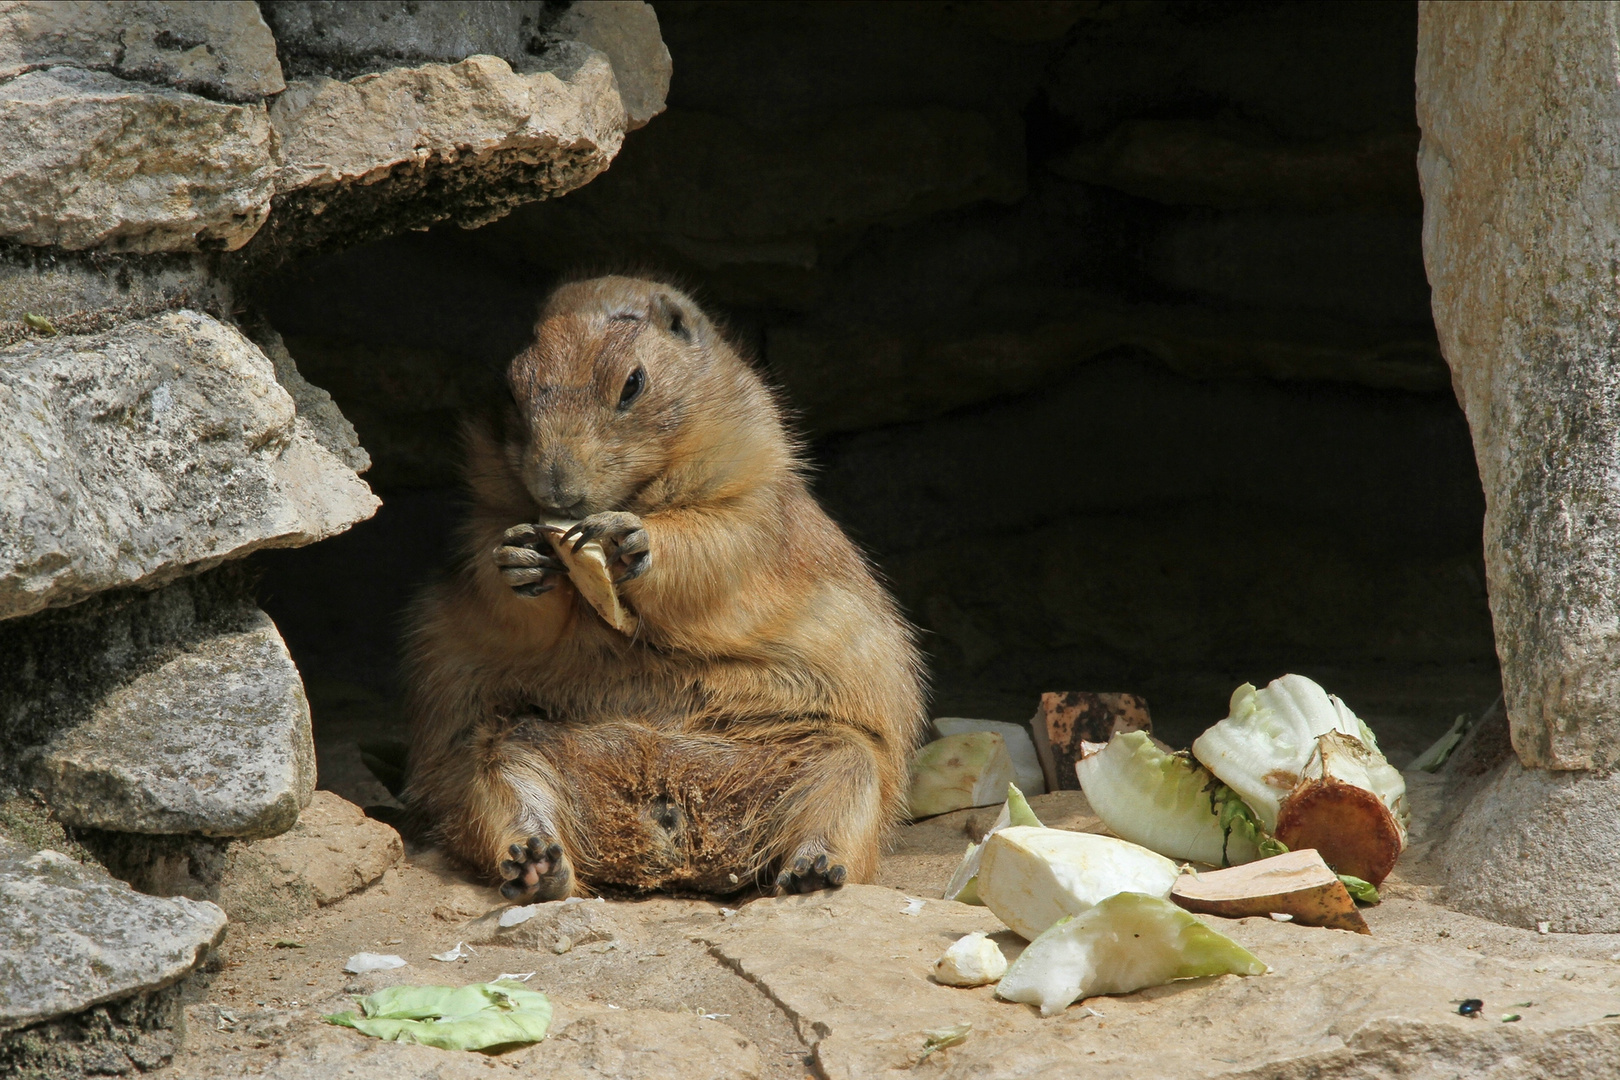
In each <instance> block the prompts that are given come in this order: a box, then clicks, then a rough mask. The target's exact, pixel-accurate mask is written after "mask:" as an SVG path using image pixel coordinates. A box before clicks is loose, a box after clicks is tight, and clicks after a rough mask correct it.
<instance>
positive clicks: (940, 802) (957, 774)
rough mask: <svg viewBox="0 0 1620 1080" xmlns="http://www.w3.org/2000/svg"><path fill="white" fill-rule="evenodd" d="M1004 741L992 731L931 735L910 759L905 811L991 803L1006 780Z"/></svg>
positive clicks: (920, 814) (1008, 764)
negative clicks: (908, 807) (908, 801)
mask: <svg viewBox="0 0 1620 1080" xmlns="http://www.w3.org/2000/svg"><path fill="white" fill-rule="evenodd" d="M1012 779H1013V768H1012V759H1011V758H1010V757H1008V756H1007V744H1006V743H1005V742H1004V741H1003V740H1002V738H1001V736H1000V735H997V734H996V733H995V732H993V731H970V732H967V733H966V734H963V735H947V736H946V737H945V738H943V739H935V740H934V741H933V742H931V743H928V744H926V745H924V746H923V747H922V749H920V750H918V751H917V755H916V757H914V758H912V760H911V816H912V817H914V818H924V817H932V816H933V815H935V814H944V813H949V812H950V811H952V810H965V809H966V808H968V807H970V806H993V805H994V804H996V803H998V802H1000V801H1001V800H1002V799H1003V798H1004V797H1005V795H1006V791H1007V785H1008V784H1010V783H1012Z"/></svg>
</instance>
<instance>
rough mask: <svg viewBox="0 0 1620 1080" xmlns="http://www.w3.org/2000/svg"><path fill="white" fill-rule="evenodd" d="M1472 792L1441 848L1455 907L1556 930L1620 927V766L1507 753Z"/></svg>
mask: <svg viewBox="0 0 1620 1080" xmlns="http://www.w3.org/2000/svg"><path fill="white" fill-rule="evenodd" d="M1468 790H1469V791H1470V792H1471V797H1469V798H1468V801H1467V803H1466V804H1465V805H1464V806H1463V807H1462V808H1461V810H1460V812H1459V813H1458V815H1457V818H1456V823H1455V824H1454V825H1453V826H1452V829H1451V834H1450V836H1449V837H1448V838H1447V839H1446V840H1445V841H1444V842H1443V845H1442V846H1441V852H1440V859H1441V863H1442V866H1443V868H1444V872H1445V879H1446V885H1447V889H1446V902H1447V903H1448V904H1449V905H1450V906H1452V907H1454V908H1457V909H1458V910H1460V911H1466V912H1469V913H1470V914H1473V915H1481V916H1484V917H1485V918H1487V919H1495V920H1496V921H1498V922H1505V923H1509V924H1510V925H1513V926H1524V927H1531V928H1534V927H1536V926H1537V924H1539V923H1547V924H1549V926H1550V929H1551V930H1552V932H1553V933H1557V934H1614V933H1620V889H1617V888H1616V883H1615V873H1614V871H1615V866H1616V864H1617V859H1620V828H1617V827H1616V822H1620V772H1616V773H1610V774H1608V775H1606V776H1605V775H1599V774H1596V773H1589V772H1554V771H1550V770H1546V769H1527V768H1525V767H1524V766H1523V765H1521V764H1520V763H1519V762H1518V761H1517V760H1516V759H1509V760H1508V761H1505V762H1503V763H1502V764H1501V765H1499V766H1498V767H1497V768H1496V770H1495V771H1494V772H1492V773H1491V774H1489V775H1488V776H1487V777H1486V778H1485V779H1484V781H1483V782H1482V783H1480V784H1478V785H1477V786H1471V787H1470V788H1469V789H1468Z"/></svg>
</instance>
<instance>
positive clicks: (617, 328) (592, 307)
mask: <svg viewBox="0 0 1620 1080" xmlns="http://www.w3.org/2000/svg"><path fill="white" fill-rule="evenodd" d="M507 385H508V388H509V389H510V391H511V395H512V402H513V404H514V406H515V410H514V413H513V415H511V416H510V417H509V419H508V423H506V424H505V425H504V432H503V439H502V451H503V456H504V458H505V460H506V463H507V466H508V467H509V468H510V469H511V471H512V473H513V475H514V476H515V477H516V478H517V479H518V481H519V482H520V483H521V484H522V486H523V488H524V489H525V491H526V492H527V493H528V495H529V496H530V497H531V498H532V499H533V500H534V501H535V503H536V504H538V505H539V507H540V508H541V511H542V512H544V513H547V514H555V515H556V516H559V517H566V518H583V517H586V516H588V515H590V514H596V513H602V512H604V511H608V510H621V509H626V508H629V507H630V506H631V504H657V503H660V502H664V501H668V500H669V499H670V498H672V497H675V496H677V495H679V494H695V495H712V494H715V493H716V492H715V489H716V488H724V487H726V486H727V485H728V483H733V482H736V481H737V480H739V479H741V478H742V477H743V476H745V475H746V473H747V472H748V471H749V468H750V467H752V468H754V469H758V468H759V467H761V466H764V467H766V468H767V469H769V467H770V465H771V464H772V462H771V461H769V460H761V454H762V453H763V454H764V457H765V458H766V459H769V458H771V457H777V456H783V455H781V454H772V453H771V452H770V447H771V445H772V444H777V445H782V446H783V453H784V454H785V452H786V450H785V437H784V435H783V433H782V429H781V422H780V419H779V417H778V415H777V410H776V406H775V403H774V402H773V401H772V399H771V397H770V394H769V392H768V391H767V390H766V389H765V387H764V384H763V383H762V382H761V381H760V380H759V378H758V376H757V375H755V374H754V373H753V371H752V370H750V369H749V367H748V365H747V364H745V363H743V361H742V360H741V359H740V358H739V357H738V356H737V354H736V353H735V352H734V351H733V350H732V349H731V347H730V346H729V345H728V344H727V343H726V342H725V340H724V338H723V337H722V336H721V334H720V333H719V331H718V329H717V328H716V327H715V326H714V324H713V323H712V322H711V321H710V320H709V319H708V317H707V316H705V315H704V314H703V312H702V311H701V310H700V309H699V308H698V306H697V305H696V304H695V303H693V302H692V300H691V299H690V298H689V297H687V296H685V295H684V294H682V293H681V292H679V291H678V290H676V289H674V288H672V287H670V286H668V285H664V284H661V283H658V282H652V281H642V280H638V279H635V278H625V277H602V278H593V279H591V280H589V281H581V282H575V283H573V284H569V285H564V286H563V287H562V288H560V289H558V290H557V291H556V292H555V293H553V294H552V295H551V297H550V298H549V299H548V300H547V301H546V304H545V306H544V308H543V309H542V310H541V313H540V321H539V323H538V325H537V326H536V327H535V338H534V342H533V343H532V344H531V345H529V346H528V348H526V349H524V350H523V351H522V352H520V353H518V355H517V356H516V357H515V358H514V359H513V360H512V363H511V365H510V366H509V367H508V369H507Z"/></svg>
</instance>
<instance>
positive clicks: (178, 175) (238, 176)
mask: <svg viewBox="0 0 1620 1080" xmlns="http://www.w3.org/2000/svg"><path fill="white" fill-rule="evenodd" d="M271 137H272V136H271V129H270V123H269V119H268V116H267V115H266V112H265V109H264V107H263V106H262V105H234V104H226V103H221V102H217V101H210V100H208V99H207V98H203V97H198V96H197V95H195V94H187V93H182V92H181V91H178V90H170V89H166V88H164V89H160V88H156V87H152V86H147V85H144V84H141V83H134V82H129V81H126V80H124V79H120V78H118V77H117V76H114V75H107V74H103V73H101V72H96V71H82V70H78V69H75V68H66V67H58V68H51V69H49V70H43V71H30V72H28V73H27V74H24V75H20V76H18V77H17V78H15V79H12V80H10V81H9V82H6V83H4V84H0V236H4V237H7V238H9V239H12V240H16V241H19V242H21V243H24V244H55V245H57V246H60V247H64V248H68V249H71V250H80V249H84V248H111V249H114V250H120V251H138V252H154V251H198V250H205V249H209V250H211V249H220V248H223V249H225V250H233V249H235V248H239V247H241V246H242V245H243V244H245V243H247V241H248V240H249V239H250V238H251V237H252V236H253V234H254V233H255V232H256V231H257V230H258V229H259V227H260V226H261V225H263V224H264V221H265V217H266V215H267V214H268V213H269V212H270V196H271V194H272V191H273V188H272V180H273V177H274V166H273V163H272V161H271V158H270V145H271ZM136 163H138V164H139V171H138V174H137V172H136ZM137 176H138V178H137Z"/></svg>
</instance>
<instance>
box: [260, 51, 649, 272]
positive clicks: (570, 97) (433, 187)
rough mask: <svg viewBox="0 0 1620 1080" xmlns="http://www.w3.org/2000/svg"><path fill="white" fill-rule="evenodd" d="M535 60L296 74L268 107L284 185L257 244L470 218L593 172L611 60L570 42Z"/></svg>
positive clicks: (601, 158)
mask: <svg viewBox="0 0 1620 1080" xmlns="http://www.w3.org/2000/svg"><path fill="white" fill-rule="evenodd" d="M545 61H546V70H540V71H533V72H529V73H521V72H516V71H513V70H512V67H511V66H510V65H509V64H508V63H507V62H506V61H505V60H502V59H500V58H499V57H494V56H472V57H468V58H467V59H465V60H463V61H461V62H459V63H455V64H424V65H421V66H420V67H410V68H391V69H388V70H386V71H383V72H380V73H376V74H371V75H364V76H360V77H358V78H356V79H353V80H351V81H348V82H340V81H338V80H336V79H330V78H326V77H325V76H320V75H317V76H314V77H312V78H309V79H301V80H295V81H294V82H293V83H292V84H291V85H290V86H289V87H288V89H287V92H286V93H285V94H283V95H281V97H279V98H277V99H276V102H275V105H274V106H273V107H272V109H271V113H270V118H271V123H272V124H273V125H274V128H275V131H276V139H277V150H276V157H277V162H278V166H279V168H278V170H277V173H276V190H277V192H278V193H279V194H280V196H281V198H280V200H279V201H278V204H277V213H276V216H275V217H274V219H273V220H272V221H271V223H270V227H269V228H268V229H266V230H265V232H264V234H263V237H262V239H261V240H260V242H259V243H258V244H256V245H255V248H254V253H255V254H257V255H258V257H259V258H261V259H262V258H266V257H267V255H266V254H265V253H266V252H271V253H274V252H279V251H283V250H285V249H287V248H289V247H304V246H313V245H318V244H323V243H325V244H338V243H342V244H352V243H355V242H358V241H359V240H363V239H370V238H371V237H373V236H378V235H386V234H388V233H392V232H396V231H398V230H400V229H401V228H407V227H425V226H427V225H430V224H433V223H434V222H439V221H444V220H449V219H453V220H455V221H456V222H457V223H459V224H461V225H463V226H465V227H468V228H471V227H473V226H475V225H479V224H483V223H484V222H487V221H492V220H494V219H495V218H498V217H501V216H502V215H504V214H506V213H507V212H508V211H510V210H511V209H512V207H514V206H517V205H519V204H521V203H525V202H533V201H535V200H537V199H545V198H551V197H554V196H557V195H562V194H564V193H566V192H568V191H572V190H573V189H574V188H577V187H579V186H580V185H582V184H584V183H586V182H588V181H590V180H591V179H593V178H594V177H595V176H596V175H597V174H598V173H600V172H602V170H604V169H606V168H607V167H608V165H609V163H610V162H612V160H613V158H614V155H616V154H617V153H618V152H619V147H620V145H621V144H622V143H623V141H624V131H625V124H626V117H625V111H624V106H623V104H622V103H621V101H620V98H619V93H618V90H617V88H616V84H615V82H614V75H613V67H612V65H611V64H610V63H609V61H608V59H607V57H605V56H604V55H603V54H601V53H599V52H597V51H596V50H594V49H591V48H589V47H587V46H584V45H580V44H578V43H577V42H563V43H560V44H558V45H557V46H556V47H555V48H553V49H551V50H549V51H548V53H547V55H546V57H545Z"/></svg>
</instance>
